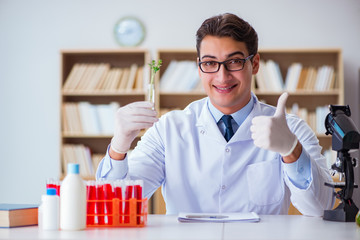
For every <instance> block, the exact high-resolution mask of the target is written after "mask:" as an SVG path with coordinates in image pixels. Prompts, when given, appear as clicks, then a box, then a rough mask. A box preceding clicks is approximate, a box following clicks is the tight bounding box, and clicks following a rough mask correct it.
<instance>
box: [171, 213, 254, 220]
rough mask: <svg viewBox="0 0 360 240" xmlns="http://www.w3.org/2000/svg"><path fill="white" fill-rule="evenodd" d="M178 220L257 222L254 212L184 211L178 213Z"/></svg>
mask: <svg viewBox="0 0 360 240" xmlns="http://www.w3.org/2000/svg"><path fill="white" fill-rule="evenodd" d="M178 221H179V222H259V221H260V217H259V215H257V214H256V213H255V212H246V213H184V212H181V213H179V215H178Z"/></svg>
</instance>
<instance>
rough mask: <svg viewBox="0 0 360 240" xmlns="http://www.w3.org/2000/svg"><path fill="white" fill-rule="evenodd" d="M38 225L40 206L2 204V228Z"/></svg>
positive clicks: (0, 208) (0, 215) (0, 219)
mask: <svg viewBox="0 0 360 240" xmlns="http://www.w3.org/2000/svg"><path fill="white" fill-rule="evenodd" d="M37 224H38V205H35V204H11V203H0V227H2V228H9V227H22V226H31V225H37Z"/></svg>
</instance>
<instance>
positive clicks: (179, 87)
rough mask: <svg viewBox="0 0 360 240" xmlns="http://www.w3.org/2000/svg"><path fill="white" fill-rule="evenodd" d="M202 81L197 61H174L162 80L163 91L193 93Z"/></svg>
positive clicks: (161, 88)
mask: <svg viewBox="0 0 360 240" xmlns="http://www.w3.org/2000/svg"><path fill="white" fill-rule="evenodd" d="M199 81H200V78H199V76H198V69H197V65H196V62H195V61H175V60H172V61H171V62H170V63H169V65H168V67H167V68H166V70H165V72H164V74H163V75H162V76H161V79H160V90H161V91H177V92H179V91H180V92H181V91H192V90H194V89H195V88H196V87H197V86H198V83H199Z"/></svg>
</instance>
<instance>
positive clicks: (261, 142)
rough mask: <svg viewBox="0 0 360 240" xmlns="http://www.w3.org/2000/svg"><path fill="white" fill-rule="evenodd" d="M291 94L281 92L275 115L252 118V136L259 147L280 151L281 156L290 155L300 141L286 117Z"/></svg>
mask: <svg viewBox="0 0 360 240" xmlns="http://www.w3.org/2000/svg"><path fill="white" fill-rule="evenodd" d="M288 96H289V94H288V93H287V92H285V93H283V94H281V96H280V97H279V99H278V104H277V107H276V111H275V114H274V116H272V117H271V116H258V117H254V118H253V120H252V126H251V127H250V131H251V133H252V134H251V137H252V139H253V140H254V144H255V146H257V147H260V148H264V149H267V150H271V151H274V152H278V153H280V154H281V156H288V155H290V154H291V153H292V152H293V151H294V149H295V147H296V144H297V142H298V139H297V138H296V136H295V135H294V134H293V133H292V132H291V131H290V129H289V127H288V125H287V123H286V117H285V110H286V108H285V104H286V100H287V98H288Z"/></svg>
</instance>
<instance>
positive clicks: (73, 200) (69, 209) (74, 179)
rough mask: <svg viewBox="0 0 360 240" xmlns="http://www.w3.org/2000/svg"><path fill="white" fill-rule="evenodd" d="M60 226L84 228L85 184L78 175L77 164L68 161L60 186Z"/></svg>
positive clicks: (69, 228)
mask: <svg viewBox="0 0 360 240" xmlns="http://www.w3.org/2000/svg"><path fill="white" fill-rule="evenodd" d="M60 228H61V229H62V230H82V229H85V228H86V185H85V182H84V181H83V180H82V178H81V177H80V175H79V164H75V163H69V164H68V174H67V175H66V177H65V178H64V180H63V182H62V184H61V188H60Z"/></svg>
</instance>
